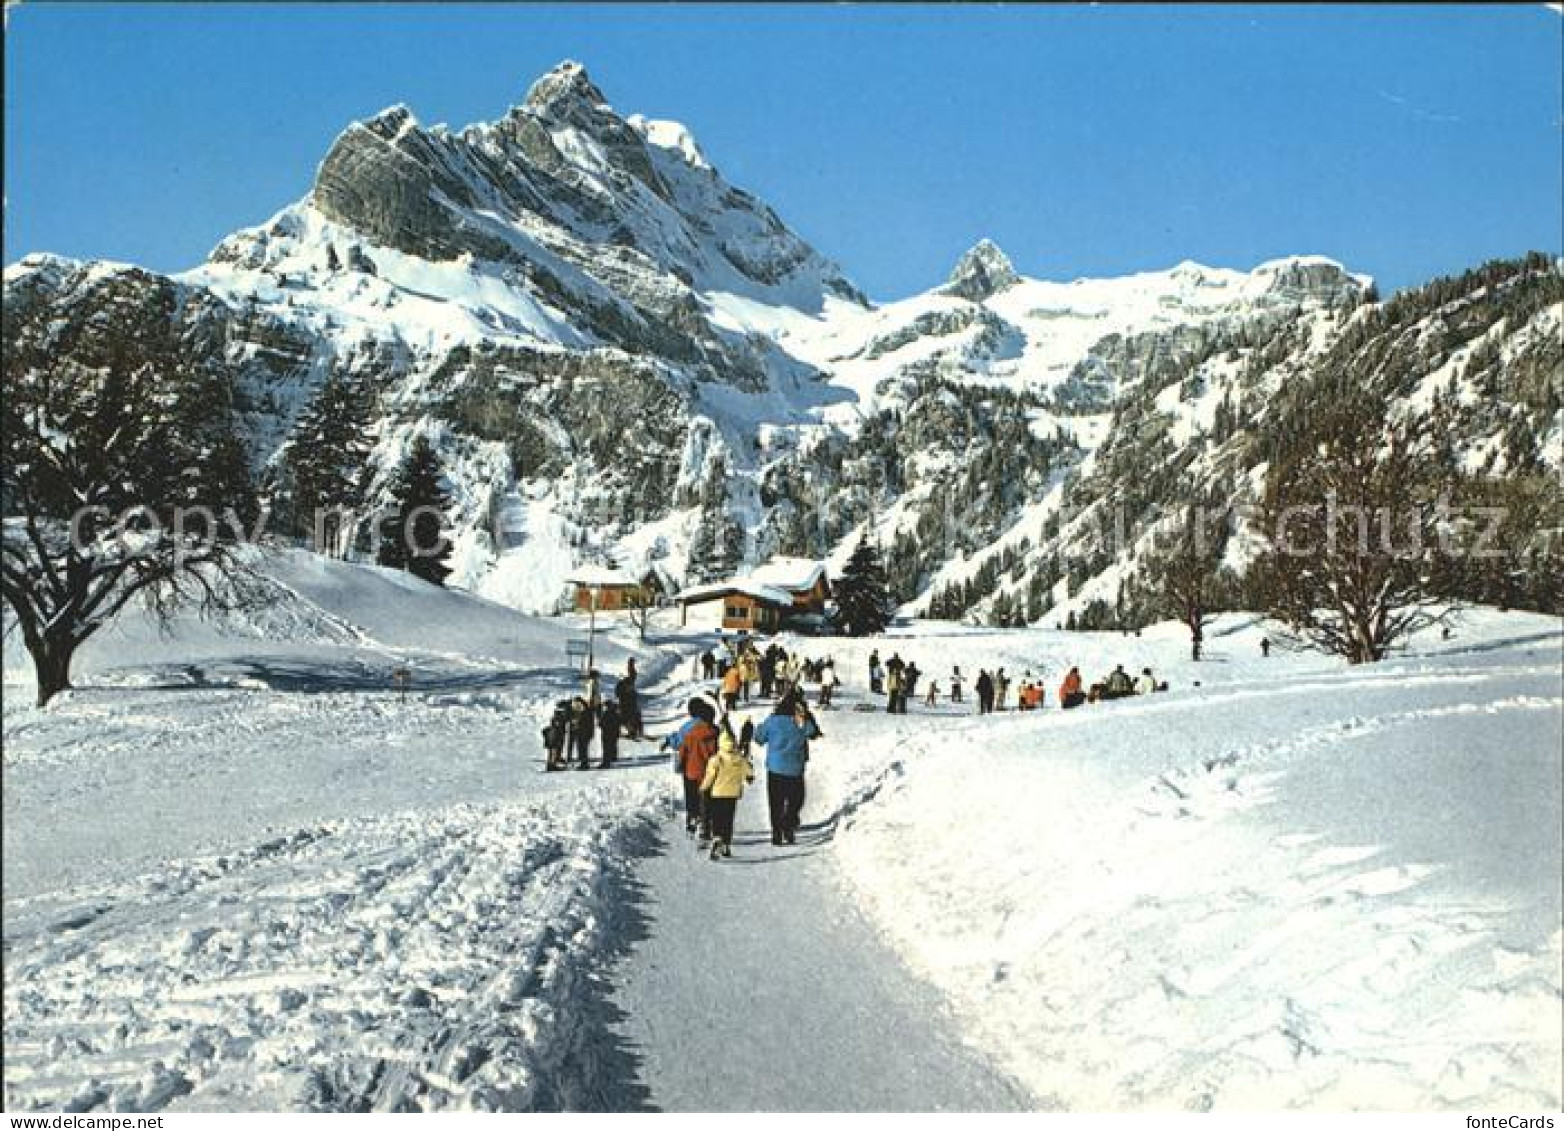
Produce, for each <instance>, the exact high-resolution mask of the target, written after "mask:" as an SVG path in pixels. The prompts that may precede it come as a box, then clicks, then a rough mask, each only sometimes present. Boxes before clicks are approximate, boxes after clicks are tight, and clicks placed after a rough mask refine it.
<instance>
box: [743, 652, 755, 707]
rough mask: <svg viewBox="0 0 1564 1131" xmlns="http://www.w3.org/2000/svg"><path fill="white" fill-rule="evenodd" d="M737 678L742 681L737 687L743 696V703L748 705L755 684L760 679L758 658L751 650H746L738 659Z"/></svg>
mask: <svg viewBox="0 0 1564 1131" xmlns="http://www.w3.org/2000/svg"><path fill="white" fill-rule="evenodd" d="M739 678H740V679H741V680H742V682H741V683H740V685H739V686H740V688H741V690H742V692H743V695H744V702H746V703H748V702H749V697H750V693H751V691H752V690H753V689H754V686H755V682H756V681H757V680H758V679H760V657H759V656H757V655H755V652H754V650H753V649H749V650H746V651H745V653H744V654H743V655H742V656H740V657H739Z"/></svg>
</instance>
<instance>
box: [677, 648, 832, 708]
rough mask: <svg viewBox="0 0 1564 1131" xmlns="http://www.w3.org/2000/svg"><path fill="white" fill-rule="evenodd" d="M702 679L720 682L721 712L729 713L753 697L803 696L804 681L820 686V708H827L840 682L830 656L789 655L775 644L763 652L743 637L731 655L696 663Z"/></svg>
mask: <svg viewBox="0 0 1564 1131" xmlns="http://www.w3.org/2000/svg"><path fill="white" fill-rule="evenodd" d="M698 665H699V671H700V675H701V678H703V679H708V680H710V679H716V680H718V681H719V691H720V694H721V696H722V706H723V709H724V710H727V711H732V710H733V709H734V708H736V707H737V706H738V704H739V703H741V702H743V703H748V702H750V701H751V700H752V699H753V698H754V697H755V696H757V695H758V696H759V697H760V698H762V699H778V698H781V697H782V696H783V695H785V694H787V692H788V691H790V690H793V691H797V692H798V694H799V695H800V696H802V695H803V694H804V690H803V688H804V684H805V682H806V681H807V682H809V683H815V684H818V685H819V687H820V706H822V707H829V706H830V705H831V699H832V696H833V695H834V694H835V692H836V688H837V687H838V686H839V685H840V683H841V680H840V679H839V678H838V677H837V674H836V663H835V661H833V660H831V659H830V658H829V657H827V658H825V659H807V658H805V657H804V656H801V655H799V654H798V653H796V652H795V653H794V654H792V655H788V653H787V652H786V651H785V650H784V649H783V648H782V647H781V646H780V645H778V644H777V643H776V642H775V641H773V642H772V643H771V644H769V645H767V646H766V648H765V649H764V650H762V649H761V648H760V647H759V646H758V645H757V644H756V643H755V642H754V640H752V639H750V638H749V637H742V638H740V639H739V641H738V642H737V643H736V644H733V645H731V655H729V656H720V657H719V656H717V655H716V654H714V653H713V652H711V651H707V652H705V653H703V654H702V655H701V657H700V659H699V660H698Z"/></svg>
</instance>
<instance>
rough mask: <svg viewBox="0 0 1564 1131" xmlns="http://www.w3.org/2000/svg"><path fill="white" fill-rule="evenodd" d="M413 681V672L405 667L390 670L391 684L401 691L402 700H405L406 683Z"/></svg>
mask: <svg viewBox="0 0 1564 1131" xmlns="http://www.w3.org/2000/svg"><path fill="white" fill-rule="evenodd" d="M412 682H413V673H412V672H411V671H409V670H408V669H407V668H395V669H393V670H392V672H391V686H393V687H395V688H396V689H397V690H398V691H399V692H401V693H402V702H403V703H406V702H407V685H408V684H410V683H412Z"/></svg>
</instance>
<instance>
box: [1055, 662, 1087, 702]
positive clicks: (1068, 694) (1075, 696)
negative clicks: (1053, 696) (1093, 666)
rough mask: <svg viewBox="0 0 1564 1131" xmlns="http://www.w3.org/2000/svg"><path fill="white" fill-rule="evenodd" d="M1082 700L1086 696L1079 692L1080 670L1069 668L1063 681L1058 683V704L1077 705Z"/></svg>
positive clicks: (1084, 699) (1084, 700)
mask: <svg viewBox="0 0 1564 1131" xmlns="http://www.w3.org/2000/svg"><path fill="white" fill-rule="evenodd" d="M1084 702H1086V696H1085V695H1083V694H1082V693H1081V670H1080V669H1079V668H1071V669H1070V671H1069V674H1068V675H1066V676H1065V677H1064V682H1063V683H1061V684H1060V685H1059V706H1061V707H1079V706H1080V705H1081V704H1082V703H1084Z"/></svg>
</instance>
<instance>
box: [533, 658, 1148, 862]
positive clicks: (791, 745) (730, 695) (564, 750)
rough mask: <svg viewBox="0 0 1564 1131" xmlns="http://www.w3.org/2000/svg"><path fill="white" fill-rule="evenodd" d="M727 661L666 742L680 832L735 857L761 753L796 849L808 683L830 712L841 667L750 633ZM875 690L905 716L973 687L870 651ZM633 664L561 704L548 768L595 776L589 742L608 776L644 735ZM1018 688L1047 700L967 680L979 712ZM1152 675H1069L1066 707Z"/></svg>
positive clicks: (705, 669) (703, 673)
mask: <svg viewBox="0 0 1564 1131" xmlns="http://www.w3.org/2000/svg"><path fill="white" fill-rule="evenodd" d="M723 651H725V652H726V653H727V654H726V655H720V656H719V655H718V654H717V653H716V652H715V651H707V652H705V653H704V654H702V655H701V656H700V657H698V658H697V660H696V672H697V675H698V677H699V678H701V679H704V680H707V681H712V682H714V683H715V687H714V688H713V693H706V694H700V695H697V696H695V697H694V698H692V699H690V700H689V701H688V702H687V703H686V704H685V714H686V718H685V719H684V721H683V723H682V724H681V725H680V726H679V727H678V729H676V730H675V731H674V732H673V733H672V734H670V735H669V736H668V737H667V738H666V739H664V743H663V744H664V747H665V748H666V749H667V750H668V751H669V752H670V753H671V755H672V761H673V768H674V769H675V770H676V771H677V772H678V774H679V777H680V780H681V782H682V784H683V791H684V821H685V831H686V832H687V833H688V834H689V835H690V836H691V837H692V838H694V839H695V841H696V843H697V845H699V846H700V847H701V848H702V849H708V848H709V856H710V859H712V860H721V859H724V858H727V857H730V856H732V854H733V825H734V817H735V814H736V811H737V808H738V803H739V800H740V798H742V797H743V795H744V791H745V789H746V787H747V786H749V785H751V784H753V783H754V781H755V764H754V761H753V758H752V751H753V749H754V747H755V746H760V747H763V748H764V749H765V770H766V800H767V807H768V809H769V813H770V822H771V843H772V844H773V845H779V846H781V845H790V844H794V843H796V839H797V835H798V830H799V827H800V824H801V821H802V816H801V815H802V812H803V808H804V797H805V789H804V778H805V770H806V768H807V765H808V762H809V751H810V743H811V742H813V741H816V740H818V739H820V738H821V737H822V732H821V730H820V726H819V723H818V721H817V720H816V718H815V716H814V714H813V712H812V711H811V710H810V706H809V700H808V695H807V692H806V688H805V685H806V684H808V683H812V684H815V685H816V686H817V687H818V689H819V694H818V700H817V702H818V705H819V706H820V707H822V708H830V707H831V706H832V705H833V702H834V699H835V695H836V691H837V689H838V687H840V685H841V680H840V679H839V678H838V676H837V673H836V664H835V661H834V660H832V659H830V658H828V657H827V658H818V659H811V658H806V657H804V656H802V655H800V654H798V653H794V654H792V655H789V654H788V653H787V652H786V651H785V650H784V649H783V648H781V647H780V646H779V645H778V644H776V643H775V642H772V643H771V644H769V645H768V646H766V647H765V648H764V649H762V648H760V647H759V646H758V645H757V644H756V643H755V641H754V640H752V639H750V638H748V637H742V636H741V637H739V638H738V639H737V640H735V641H732V642H730V643H729V646H728V648H727V649H724V650H723ZM868 668H869V671H868V675H869V690H870V692H871V694H874V695H883V696H885V698H886V708H885V709H886V710H887V711H888V712H890V713H891V714H906V713H907V704H908V702H909V701H910V700H911V699H912V698H913V697H914V696H916V695H917V694H918V688H919V684H920V682H922V683H923V687H924V699H923V702H924V703H925V704H926V705H927V706H930V707H933V706H936V705H937V704H938V702H939V696H940V693H941V690H942V688H948V695H949V698H950V701H951V702H952V703H962V702H964V701H965V700H964V698H963V691H964V688H965V685H966V683H967V680H966V677H965V676H963V675H962V672H961V668H960V666H953V667H952V668H951V672H950V675H949V677H948V678H946V679H944V680H941V679H938V678H935V677H933V676H925V674H924V673H923V672H921V671H920V670H919V669H918V665H917V664H916V663H915V662H908V661H905V660H903V659H902V658H901V656H900V654H898V653H893V654H892V655H891V657H890V658H889V659H888V660H886V661H884V662H883V663H882V662H881V660H880V653H879V650H878V649H875V650H874V651H872V652H871V653H870V654H869V663H868ZM636 680H637V673H636V666H635V661H634V660H633V659H632V660H629V661H628V662H627V664H626V670H625V674H624V676H623V677H622V678H620V679H619V680H618V682H617V683H616V684H615V685H614V688H613V693H612V694H611V695H604V694H603V692H602V681H601V677H600V675H599V673H598V671H597V670H596V669H593V670H591V671H589V672H588V673H587V677H586V683H585V687H584V688H583V690H582V693H581V694H579V695H577V696H574V697H573V698H571V699H565V700H561V701H560V702H559V703H558V704H556V706H555V709H554V713H553V716H552V717H551V718H550V720H549V723H548V725H547V726H546V727H545V728H544V730H543V738H544V747H545V749H546V751H547V753H548V761H547V769H549V770H562V769H565V768H566V767H567V766H568V765H569V764H570V761H571V758H572V756H574V759H575V764H576V768H577V769H582V770H585V769H590V768H591V764H592V763H591V746H592V741H593V737H594V735H596V737H598V739H599V740H600V742H601V745H602V756H601V760H600V761H599V763H598V768H600V769H607V768H608V767H610V766H612V765H613V764H614V761H615V760H616V759H617V757H618V749H619V739H620V737H621V735H623V736H624V737H627V738H630V739H634V740H640V739H643V738H645V733H644V730H643V722H642V717H641V705H640V695H639V690H638V688H637V686H636ZM1012 686H1014V689H1015V708H1016V709H1017V710H1021V711H1032V710H1040V709H1042V708H1043V707H1044V706H1045V705H1046V700H1047V693H1046V688H1045V685H1044V680H1043V678H1042V676H1034V675H1033V674H1032V672H1031V671H1030V670H1027V671H1026V672H1024V673H1023V674H1022V676H1021V677H1020V679H1019V680H1016V681H1012V679H1011V677H1010V676H1009V674H1008V673H1007V672H1006V671H1005V669H1004V668H1003V667H1000V668H996V669H994V670H993V671H989V670H988V669H987V668H984V669H981V670H979V672H978V674H977V678H976V679H975V680H973V681H972V689H973V692H974V693H975V696H976V703H977V710H978V713H979V714H985V715H986V714H990V713H992V712H994V711H1004V710H1008V709H1010V707H1009V697H1010V693H1011V690H1012ZM1167 686H1168V685H1167V684H1166V683H1159V682H1158V681H1157V679H1156V677H1155V676H1153V675H1152V672H1151V669H1150V668H1145V669H1142V671H1141V674H1140V676H1139V677H1138V678H1132V677H1131V676H1130V675H1129V673H1128V672H1126V671H1125V670H1124V666H1123V665H1122V664H1120V665H1118V666H1116V667H1115V668H1114V670H1113V671H1112V672H1110V673H1109V674H1108V675H1107V676H1105V677H1104V678H1103V679H1101V680H1099V681H1097V682H1095V683H1092V684H1091V685H1090V686H1087V685H1086V683H1085V680H1084V679H1083V677H1082V676H1081V672H1080V669H1079V668H1077V667H1072V668H1070V670H1069V671H1068V672H1067V673H1065V676H1064V678H1063V679H1062V680H1061V681H1060V684H1059V688H1058V703H1059V706H1060V707H1061V708H1065V709H1072V708H1075V707H1079V706H1081V705H1082V704H1084V703H1095V702H1098V701H1102V700H1111V699H1119V698H1123V697H1125V696H1130V695H1145V694H1150V693H1152V692H1156V691H1166V690H1167ZM760 701H771V702H772V704H773V705H772V709H771V713H770V714H769V715H768V716H767V717H766V718H765V719H764V720H763V721H761V723H760V724H759V725H758V726H757V725H755V723H754V722H753V721H752V720H750V719H749V718H746V717H743V716H741V715H740V714H739V710H740V704H741V703H743V704H750V703H755V702H760Z"/></svg>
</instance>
